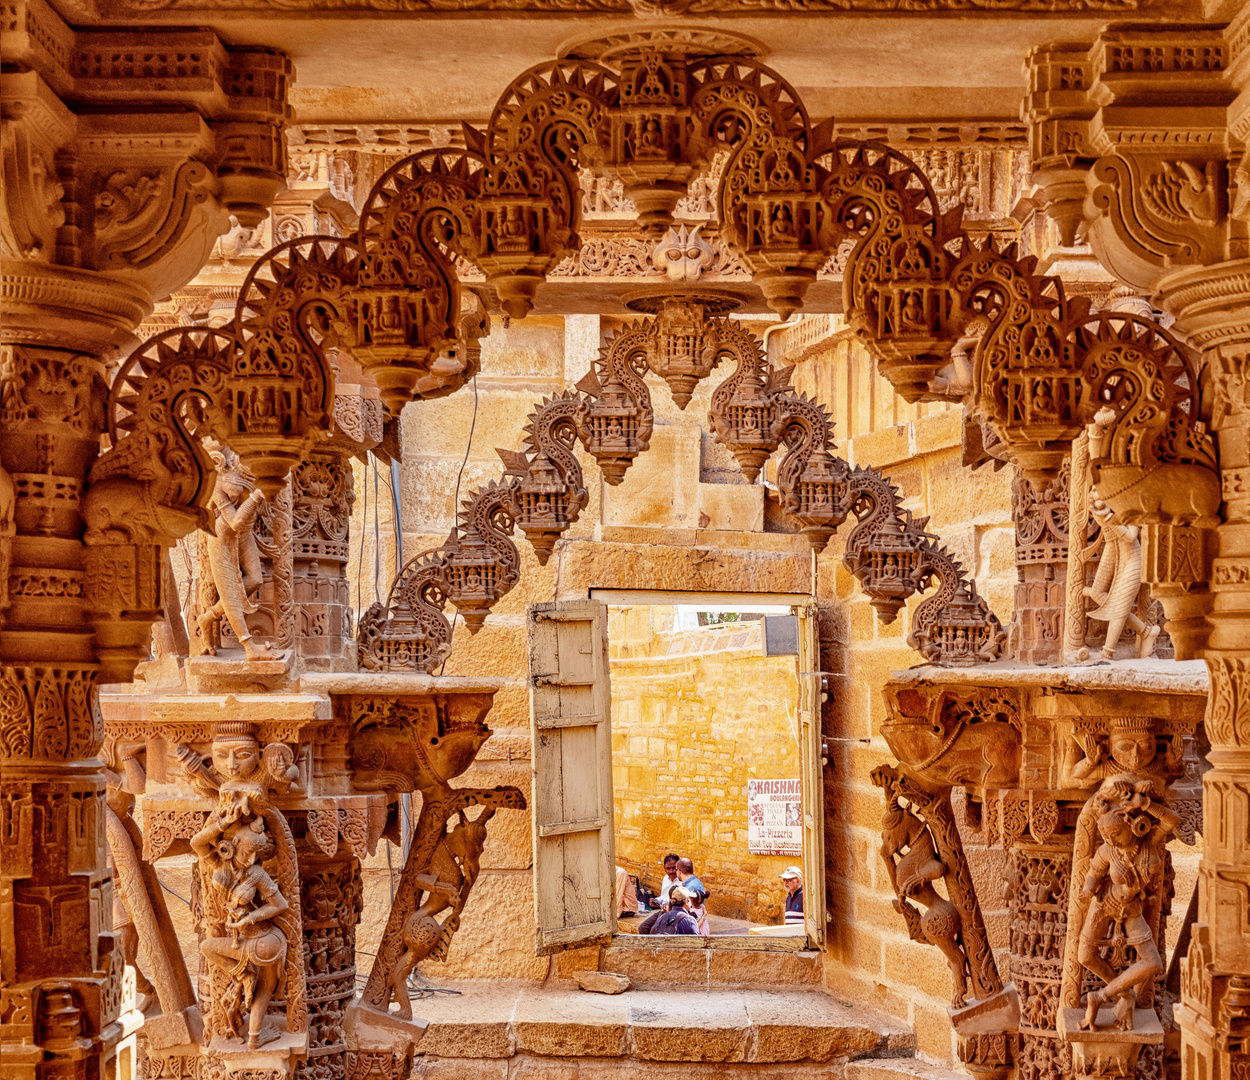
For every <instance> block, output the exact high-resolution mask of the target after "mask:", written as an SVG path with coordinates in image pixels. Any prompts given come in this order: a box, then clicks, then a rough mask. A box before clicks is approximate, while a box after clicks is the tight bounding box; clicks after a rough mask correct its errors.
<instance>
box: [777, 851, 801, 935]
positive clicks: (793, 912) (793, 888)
mask: <svg viewBox="0 0 1250 1080" xmlns="http://www.w3.org/2000/svg"><path fill="white" fill-rule="evenodd" d="M781 883H782V884H783V885H784V886H785V887H786V925H787V926H789V925H791V924H792V923H794V924H797V925H799V926H802V925H803V871H802V870H801V869H800V868H799V867H797V866H787V867H786V869H785V872H784V873H783V874H782V875H781Z"/></svg>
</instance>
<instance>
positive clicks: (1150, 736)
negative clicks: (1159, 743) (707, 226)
mask: <svg viewBox="0 0 1250 1080" xmlns="http://www.w3.org/2000/svg"><path fill="white" fill-rule="evenodd" d="M1109 742H1110V750H1111V757H1112V759H1113V760H1114V761H1115V762H1116V764H1118V765H1120V766H1121V767H1122V768H1123V769H1124V771H1125V772H1131V773H1136V772H1141V771H1142V770H1143V769H1144V768H1145V767H1146V766H1147V765H1149V764H1150V763H1151V762H1152V761H1154V759H1155V753H1156V739H1155V733H1154V732H1153V731H1152V730H1151V729H1150V728H1145V729H1143V728H1140V727H1136V726H1134V727H1131V728H1130V727H1117V728H1114V729H1113V730H1112V732H1111V738H1110V740H1109Z"/></svg>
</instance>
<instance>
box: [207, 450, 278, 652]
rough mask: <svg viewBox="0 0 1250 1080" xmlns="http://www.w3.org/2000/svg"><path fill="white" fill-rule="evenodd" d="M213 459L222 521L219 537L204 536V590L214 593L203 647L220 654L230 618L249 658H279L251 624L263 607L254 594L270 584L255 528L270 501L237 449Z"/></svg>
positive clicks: (215, 452) (210, 595)
mask: <svg viewBox="0 0 1250 1080" xmlns="http://www.w3.org/2000/svg"><path fill="white" fill-rule="evenodd" d="M211 456H212V459H213V463H214V464H215V465H216V466H217V484H216V486H215V487H214V488H213V508H214V509H215V510H216V512H217V521H216V525H215V526H214V532H213V533H207V532H205V533H201V534H200V542H201V544H202V545H203V550H204V551H205V552H206V554H207V560H206V561H207V576H206V580H204V581H203V582H202V583H201V588H202V590H204V591H205V592H206V593H207V594H208V595H207V596H206V597H205V599H204V602H203V604H202V608H201V611H200V614H199V618H198V619H197V623H198V626H199V632H200V643H201V647H202V648H203V650H204V652H206V653H207V654H208V655H210V656H216V655H217V650H218V649H219V648H220V647H221V620H222V619H223V618H225V619H226V621H227V622H229V623H230V629H231V630H233V631H234V635H235V637H237V638H238V639H239V643H240V644H241V645H242V646H243V652H244V654H245V655H246V656H247V658H248V659H249V660H274V659H277V654H276V653H274V652H273V650H272V649H270V648H269V647H268V646H267V645H264V644H261V643H259V642H256V641H253V640H252V632H251V630H249V629H248V625H247V616H248V615H249V614H251V613H252V612H254V611H256V610H257V607H258V605H257V603H256V601H255V600H254V599H253V598H252V594H253V593H254V592H255V591H256V590H257V589H259V588H260V585H261V582H262V581H263V580H264V575H263V573H262V570H261V565H260V549H259V548H258V547H257V546H256V537H255V536H253V535H252V525H253V523H254V522H255V521H256V514H257V512H258V511H259V509H260V504H261V503H262V502H263V501H264V498H265V497H264V495H262V494H261V492H260V490H259V489H258V488H256V487H254V486H253V485H252V483H251V481H250V480H249V479H248V477H247V475H246V474H245V473H244V471H243V466H242V465H241V464H240V462H239V460H238V458H237V457H236V456H235V455H234V453H233V452H232V451H230V450H229V449H227V448H225V447H222V448H221V449H220V450H213V451H212V455H211ZM208 579H211V580H208ZM214 594H215V595H214Z"/></svg>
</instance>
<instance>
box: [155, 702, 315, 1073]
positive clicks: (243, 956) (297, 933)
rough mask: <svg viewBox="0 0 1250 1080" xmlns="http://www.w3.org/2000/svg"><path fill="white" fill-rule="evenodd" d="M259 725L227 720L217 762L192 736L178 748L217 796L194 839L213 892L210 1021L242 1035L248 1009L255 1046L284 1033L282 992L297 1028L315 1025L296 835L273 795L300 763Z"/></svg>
mask: <svg viewBox="0 0 1250 1080" xmlns="http://www.w3.org/2000/svg"><path fill="white" fill-rule="evenodd" d="M252 732H253V729H252V726H251V725H250V724H248V723H245V722H242V721H234V720H228V721H224V722H222V723H220V724H218V725H217V728H216V731H215V733H214V737H213V743H212V758H211V761H212V763H211V765H210V764H208V763H207V762H205V761H204V759H203V758H202V757H201V756H200V755H199V754H197V753H196V752H195V751H193V750H192V749H191V748H190V747H188V746H186V745H180V746H179V747H178V751H177V755H178V758H179V760H180V761H181V762H182V765H183V768H184V769H185V770H186V771H187V774H188V776H189V778H190V779H191V782H192V784H193V786H194V787H195V788H196V789H197V790H198V791H199V792H200V793H201V794H203V795H205V796H209V797H215V798H216V800H217V806H216V808H215V809H214V810H213V812H212V814H210V815H209V818H208V821H207V822H206V823H205V826H204V828H203V829H201V830H200V832H199V833H197V834H196V836H195V837H194V838H193V839H192V841H191V849H192V851H193V852H194V853H195V855H196V857H197V859H198V860H199V873H200V883H201V889H202V893H203V897H204V941H203V942H202V943H201V946H200V948H201V950H202V951H203V953H204V956H205V958H206V959H207V960H208V961H209V963H210V966H211V973H212V978H211V980H210V982H211V986H212V1008H211V1010H207V1011H206V1018H207V1021H208V1026H209V1027H210V1030H211V1034H225V1033H229V1034H231V1035H234V1036H239V1035H240V1034H241V1032H240V1029H241V1027H242V1024H243V1015H244V1013H247V1014H248V1018H249V1019H248V1024H247V1032H248V1038H247V1041H248V1046H249V1047H251V1048H253V1049H254V1048H255V1047H257V1046H261V1045H263V1044H264V1043H266V1042H268V1041H270V1040H271V1039H273V1038H276V1037H277V1035H278V1032H277V1031H269V1030H267V1029H266V1028H265V1013H266V1011H267V1009H268V1007H269V1003H270V1000H271V998H272V997H273V996H274V994H275V993H279V995H280V996H281V997H282V998H283V999H284V1000H285V1002H286V1030H287V1031H289V1032H291V1033H302V1032H305V1031H307V1029H308V1004H307V997H306V994H305V987H304V975H305V972H304V955H303V949H304V935H303V922H302V918H301V914H300V899H299V898H300V892H299V868H298V866H297V863H296V857H295V841H294V838H293V837H292V836H291V830H290V827H289V826H288V824H287V821H286V818H284V817H283V816H282V813H281V812H280V811H279V810H278V809H277V808H276V807H275V806H273V805H272V802H271V796H272V794H273V793H275V792H277V793H282V792H285V791H287V790H289V789H290V788H291V786H292V784H293V781H294V779H295V778H296V777H298V773H299V770H298V768H296V767H295V766H294V755H293V754H292V753H291V752H290V749H289V747H282V744H279V743H270V744H269V745H268V746H266V747H265V748H264V752H263V753H262V751H261V746H260V743H259V742H258V740H257V738H256V736H255V735H254V734H253V733H252ZM275 747H278V748H280V749H279V750H277V751H276V750H275ZM266 862H268V863H269V867H268V868H266V867H265V866H262V865H261V864H262V863H266ZM271 874H272V876H271ZM275 879H276V880H275ZM211 1034H210V1037H211Z"/></svg>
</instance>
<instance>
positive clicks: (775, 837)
mask: <svg viewBox="0 0 1250 1080" xmlns="http://www.w3.org/2000/svg"><path fill="white" fill-rule="evenodd" d="M593 595H594V596H595V598H596V599H599V600H601V601H603V602H604V603H605V604H606V605H607V613H606V614H607V638H608V661H609V671H610V683H611V736H612V739H611V741H612V795H613V834H614V849H615V860H614V861H615V869H616V883H617V911H618V918H617V928H616V935H617V940H618V941H619V942H620V943H621V944H632V943H634V942H631V941H630V940H629V939H630V938H638V939H640V940H638V941H637V942H636V943H638V944H642V943H643V942H644V941H645V942H646V943H647V944H662V943H674V942H676V941H678V940H679V939H681V938H686V939H687V940H686V941H683V942H681V943H682V944H684V945H690V944H693V942H692V941H690V940H689V938H690V937H696V936H697V937H699V938H701V939H702V941H701V942H700V944H706V945H710V946H712V947H716V946H717V944H718V943H720V944H723V945H726V946H728V947H744V946H745V947H749V942H756V943H758V946H759V947H763V948H768V947H782V948H784V947H789V948H803V947H806V945H807V944H808V942H809V939H811V938H815V939H816V940H815V941H813V942H812V943H813V944H818V943H819V939H820V931H821V930H823V921H824V918H823V909H824V896H823V893H824V887H823V850H820V849H821V844H820V839H821V838H820V836H819V832H818V828H819V825H820V824H823V813H822V810H821V806H820V799H819V797H818V792H819V787H818V786H816V785H818V784H819V781H820V759H819V755H820V750H819V736H818V730H819V722H818V719H817V712H818V705H817V703H818V702H819V700H820V694H819V689H818V687H817V688H814V687H813V680H818V678H819V676H818V674H817V673H816V671H815V669H816V668H817V667H818V666H819V665H818V664H816V663H815V662H814V660H815V638H814V627H815V619H814V617H813V613H812V612H811V610H810V609H809V608H808V607H807V606H806V605H808V604H810V599H809V598H806V597H805V598H802V601H803V602H802V603H796V602H795V599H796V598H790V597H772V596H769V597H760V596H752V595H749V594H748V595H725V594H672V593H655V594H647V593H628V594H622V593H608V592H607V591H602V592H601V591H597V590H596V591H595V592H594V594H593ZM813 759H814V760H813ZM813 811H814V812H813ZM674 857H675V858H674ZM678 860H680V861H678ZM666 864H667V865H666ZM674 871H676V872H675V873H674ZM674 884H676V885H677V887H678V888H679V889H680V890H682V892H679V893H677V894H676V895H677V896H678V897H679V898H680V901H681V902H680V903H676V904H675V903H672V900H671V896H670V895H669V890H670V888H671V887H672V886H673V885H674ZM635 899H636V901H637V905H636V906H637V910H636V911H635V910H631V909H632V908H633V907H634V903H633V901H634V900H635ZM813 907H814V908H815V909H816V910H815V911H813V910H812V909H813ZM683 909H684V913H685V915H683V914H682V913H681V912H682V911H683ZM666 915H667V917H666ZM685 916H689V919H687V918H686V917H685ZM692 923H693V925H694V927H695V928H696V929H697V931H698V933H697V935H695V934H690V932H689V931H690V929H691V924H692Z"/></svg>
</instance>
